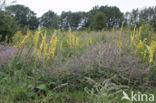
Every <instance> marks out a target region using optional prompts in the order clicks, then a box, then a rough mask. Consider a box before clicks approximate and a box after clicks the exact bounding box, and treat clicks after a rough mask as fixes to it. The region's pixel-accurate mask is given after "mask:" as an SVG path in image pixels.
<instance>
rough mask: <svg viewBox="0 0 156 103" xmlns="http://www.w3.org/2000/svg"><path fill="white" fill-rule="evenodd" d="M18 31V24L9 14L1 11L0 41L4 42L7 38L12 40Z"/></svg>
mask: <svg viewBox="0 0 156 103" xmlns="http://www.w3.org/2000/svg"><path fill="white" fill-rule="evenodd" d="M17 29H18V24H17V22H16V21H15V20H14V19H13V18H12V17H11V16H10V15H9V13H7V12H4V11H2V10H0V36H1V39H0V41H4V40H5V38H6V36H8V38H9V39H10V38H11V37H12V36H13V34H14V33H15V32H16V31H17Z"/></svg>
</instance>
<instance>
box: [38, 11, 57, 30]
mask: <svg viewBox="0 0 156 103" xmlns="http://www.w3.org/2000/svg"><path fill="white" fill-rule="evenodd" d="M58 24H59V16H58V15H57V14H56V13H54V12H53V11H51V10H49V11H48V12H46V13H44V14H43V15H42V16H41V18H40V25H41V26H43V27H47V28H58V26H59V25H58Z"/></svg>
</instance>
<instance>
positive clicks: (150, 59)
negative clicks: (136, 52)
mask: <svg viewBox="0 0 156 103" xmlns="http://www.w3.org/2000/svg"><path fill="white" fill-rule="evenodd" d="M146 47H147V50H148V52H149V63H152V62H153V54H154V50H153V49H152V48H151V47H150V46H148V45H146Z"/></svg>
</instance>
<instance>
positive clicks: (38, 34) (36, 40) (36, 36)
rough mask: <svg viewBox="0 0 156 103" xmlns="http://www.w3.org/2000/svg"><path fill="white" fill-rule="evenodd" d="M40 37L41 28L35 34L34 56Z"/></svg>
mask: <svg viewBox="0 0 156 103" xmlns="http://www.w3.org/2000/svg"><path fill="white" fill-rule="evenodd" d="M40 35H41V31H40V26H39V27H38V31H37V32H36V33H35V36H34V54H36V52H37V46H38V41H39V38H40Z"/></svg>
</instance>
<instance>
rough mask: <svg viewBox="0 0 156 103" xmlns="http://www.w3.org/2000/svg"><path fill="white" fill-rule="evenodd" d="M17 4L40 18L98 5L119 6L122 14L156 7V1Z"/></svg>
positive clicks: (32, 0)
mask: <svg viewBox="0 0 156 103" xmlns="http://www.w3.org/2000/svg"><path fill="white" fill-rule="evenodd" d="M16 4H22V5H25V6H28V7H29V8H30V9H31V10H32V11H34V12H35V13H37V16H38V17H40V16H42V15H43V14H44V13H45V12H47V11H48V10H52V11H54V12H55V13H57V14H58V15H60V14H61V12H62V11H72V12H76V11H89V10H91V9H92V7H94V6H96V5H99V6H102V5H103V6H105V5H108V6H117V7H118V8H119V9H120V10H121V11H122V12H126V11H131V10H132V9H136V8H139V9H143V8H144V7H149V6H156V0H17V2H16Z"/></svg>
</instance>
